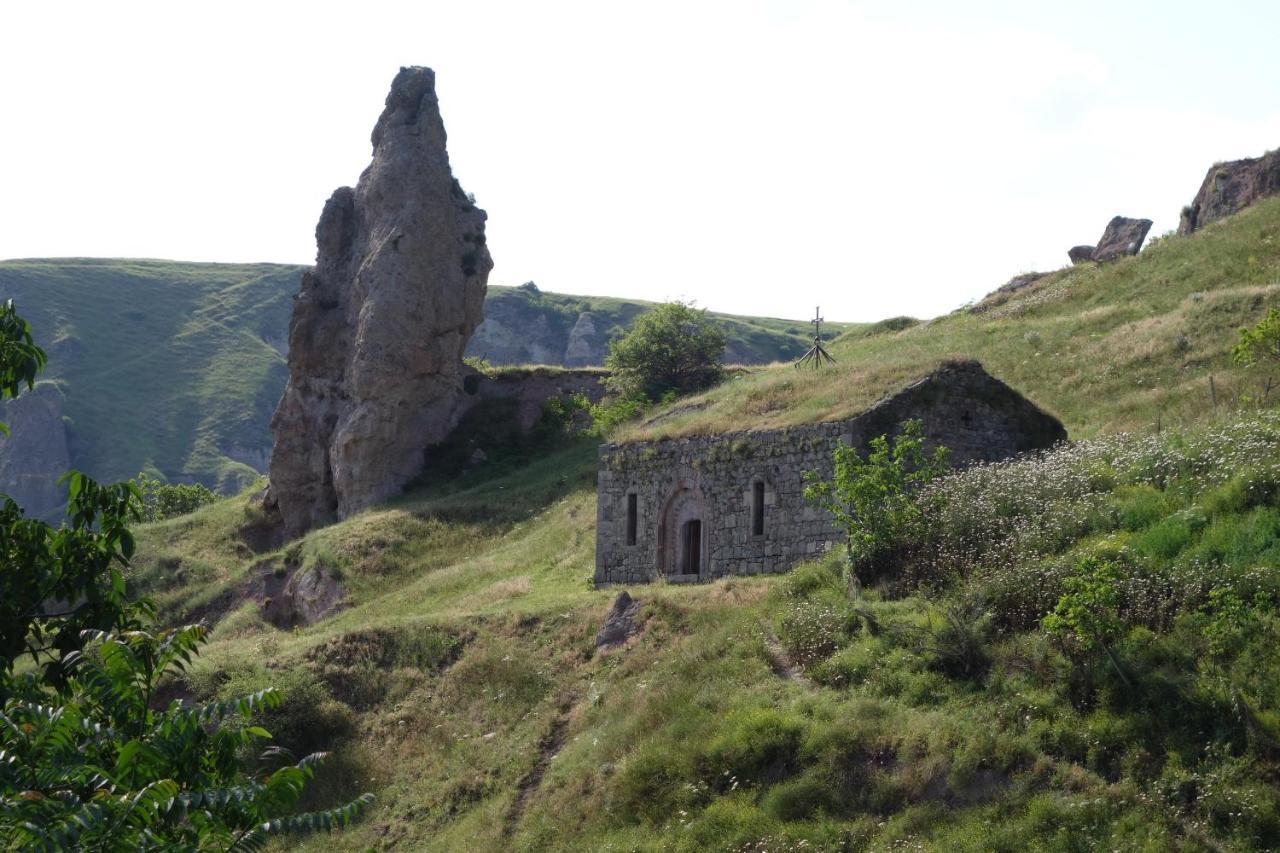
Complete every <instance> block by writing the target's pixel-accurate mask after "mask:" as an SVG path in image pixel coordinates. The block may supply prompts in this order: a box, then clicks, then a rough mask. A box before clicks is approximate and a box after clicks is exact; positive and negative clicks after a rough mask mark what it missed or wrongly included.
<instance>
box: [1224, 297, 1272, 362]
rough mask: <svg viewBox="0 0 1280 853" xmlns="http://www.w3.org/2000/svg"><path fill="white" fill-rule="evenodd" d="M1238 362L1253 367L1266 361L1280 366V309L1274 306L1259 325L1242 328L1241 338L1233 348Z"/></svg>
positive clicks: (1233, 353)
mask: <svg viewBox="0 0 1280 853" xmlns="http://www.w3.org/2000/svg"><path fill="white" fill-rule="evenodd" d="M1231 357H1232V358H1233V359H1234V360H1235V362H1236V363H1237V364H1240V365H1244V366H1245V367H1252V366H1254V365H1256V364H1258V363H1259V362H1265V363H1267V364H1268V365H1269V366H1271V367H1273V368H1274V367H1280V309H1277V308H1272V309H1271V310H1270V311H1268V312H1267V315H1266V316H1265V317H1263V318H1262V319H1261V320H1259V321H1258V323H1257V325H1255V326H1251V327H1249V328H1247V329H1241V330H1240V339H1239V340H1238V341H1236V345H1235V346H1234V347H1232V348H1231Z"/></svg>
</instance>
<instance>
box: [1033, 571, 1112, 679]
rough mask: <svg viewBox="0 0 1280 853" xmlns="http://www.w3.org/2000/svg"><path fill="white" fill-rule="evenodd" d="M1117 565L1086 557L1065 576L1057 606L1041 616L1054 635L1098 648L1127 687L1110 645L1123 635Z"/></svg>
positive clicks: (1079, 645)
mask: <svg viewBox="0 0 1280 853" xmlns="http://www.w3.org/2000/svg"><path fill="white" fill-rule="evenodd" d="M1120 580H1121V572H1120V567H1119V566H1118V565H1117V564H1116V563H1114V562H1111V561H1109V560H1102V559H1098V558H1095V557H1085V558H1083V559H1081V560H1080V562H1079V563H1078V564H1077V565H1076V572H1075V574H1073V575H1071V576H1070V577H1068V578H1067V579H1066V580H1065V582H1064V586H1065V587H1066V592H1065V593H1064V594H1063V596H1062V598H1061V599H1059V600H1058V605H1057V607H1055V608H1054V610H1053V612H1052V613H1050V614H1049V615H1048V616H1046V617H1044V620H1043V623H1042V624H1043V625H1044V629H1045V630H1046V631H1047V632H1048V633H1049V634H1050V635H1051V636H1054V637H1058V638H1059V639H1061V640H1063V641H1065V642H1068V643H1071V644H1074V646H1076V647H1077V648H1079V649H1080V650H1082V651H1083V652H1085V653H1086V654H1089V653H1092V652H1096V651H1101V652H1103V653H1104V654H1105V655H1106V656H1107V659H1108V660H1109V661H1110V662H1111V666H1112V668H1114V669H1115V672H1116V674H1117V675H1119V676H1120V680H1121V681H1123V682H1124V683H1125V685H1126V686H1128V685H1129V684H1130V682H1129V677H1128V676H1127V675H1126V674H1125V672H1124V669H1123V668H1122V667H1121V666H1120V662H1119V660H1117V659H1116V656H1115V652H1114V651H1113V650H1112V646H1113V644H1114V643H1115V641H1116V640H1117V639H1119V637H1120V636H1121V635H1122V634H1123V631H1124V623H1123V622H1122V621H1121V619H1120V602H1121V598H1120V590H1119V583H1120Z"/></svg>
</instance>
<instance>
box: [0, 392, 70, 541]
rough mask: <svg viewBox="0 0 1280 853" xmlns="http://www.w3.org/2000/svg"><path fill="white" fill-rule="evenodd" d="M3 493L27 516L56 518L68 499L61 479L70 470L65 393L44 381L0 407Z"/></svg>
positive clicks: (0, 475) (0, 465)
mask: <svg viewBox="0 0 1280 853" xmlns="http://www.w3.org/2000/svg"><path fill="white" fill-rule="evenodd" d="M0 421H3V422H4V423H6V424H8V426H9V435H7V436H3V435H0V493H2V494H5V495H8V496H9V497H11V498H13V499H14V500H15V501H16V502H17V503H18V505H19V506H21V507H22V508H23V509H24V510H25V511H26V513H27V515H29V516H32V517H35V518H43V519H51V518H53V517H54V516H56V515H58V513H59V510H61V509H62V505H63V503H64V502H65V497H66V495H65V492H64V491H63V489H62V487H61V486H59V485H58V478H59V477H61V476H62V475H63V474H65V473H66V472H67V471H68V470H70V468H71V453H70V451H69V450H68V447H67V427H66V424H65V422H64V421H63V419H62V392H61V391H60V390H58V388H57V387H56V386H54V385H50V384H41V385H37V386H36V387H35V388H34V389H33V390H31V391H27V392H25V393H23V394H22V395H20V396H19V397H17V398H16V399H14V400H10V401H9V402H7V403H5V404H3V406H0Z"/></svg>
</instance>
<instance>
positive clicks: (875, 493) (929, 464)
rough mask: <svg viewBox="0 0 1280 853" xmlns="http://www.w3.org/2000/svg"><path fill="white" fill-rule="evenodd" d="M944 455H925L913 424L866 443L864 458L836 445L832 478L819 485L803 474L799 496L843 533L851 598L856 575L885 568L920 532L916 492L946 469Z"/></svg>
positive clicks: (937, 451)
mask: <svg viewBox="0 0 1280 853" xmlns="http://www.w3.org/2000/svg"><path fill="white" fill-rule="evenodd" d="M947 456H948V451H947V448H945V447H935V448H934V451H933V453H932V454H926V453H925V452H924V426H923V424H921V422H920V421H918V420H909V421H907V422H905V423H904V424H902V426H901V430H900V432H899V433H898V434H897V435H895V436H893V437H892V438H890V437H888V436H884V435H881V436H877V437H876V438H873V439H871V446H870V449H869V452H868V453H867V458H866V459H863V458H862V454H860V453H859V452H858V451H857V449H856V448H853V447H850V446H849V445H847V444H845V443H844V441H841V442H840V443H839V444H837V445H836V449H835V453H834V457H835V458H834V460H833V461H834V466H833V467H834V476H833V477H832V478H831V479H830V480H823V479H821V478H819V477H818V476H817V472H816V471H806V472H804V474H805V482H806V483H807V484H808V485H806V486H805V490H804V497H805V500H806V501H808V502H809V503H810V504H812V505H814V506H816V507H819V508H820V509H823V510H825V511H827V512H828V513H830V514H831V517H832V518H834V519H835V521H836V523H837V524H839V525H840V526H841V527H843V528H844V529H845V545H844V547H845V555H846V557H847V564H846V566H845V571H846V573H847V582H848V585H849V589H850V591H851V592H853V593H854V594H855V596H856V594H857V592H858V590H859V589H860V588H861V582H862V578H861V577H860V575H861V574H863V573H865V572H867V571H869V570H870V571H874V570H875V569H876V568H877V567H879V568H881V569H884V568H886V566H885V564H886V563H887V562H888V561H889V558H890V557H891V556H892V553H893V547H894V546H895V545H896V544H897V543H900V542H904V541H906V542H910V541H914V540H915V539H916V538H917V537H919V536H921V535H922V534H923V533H924V530H923V528H922V527H921V522H922V521H923V518H924V515H923V511H922V507H921V504H920V501H919V500H918V499H917V497H916V494H915V493H916V491H917V490H918V489H919V488H920V487H921V486H923V485H925V484H926V483H928V482H929V481H930V480H933V479H935V478H937V477H939V476H941V475H942V473H943V472H944V471H946V470H947Z"/></svg>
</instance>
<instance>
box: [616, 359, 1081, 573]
mask: <svg viewBox="0 0 1280 853" xmlns="http://www.w3.org/2000/svg"><path fill="white" fill-rule="evenodd" d="M911 418H919V419H920V420H921V421H922V423H923V426H924V433H925V436H926V439H927V443H928V444H929V445H930V446H937V445H943V446H946V447H947V448H949V449H950V450H951V462H952V464H955V465H965V464H969V463H973V462H989V461H996V460H1000V459H1005V458H1008V457H1010V456H1014V455H1017V454H1019V453H1024V452H1028V451H1033V450H1039V449H1043V448H1047V447H1050V446H1052V445H1054V444H1056V443H1057V442H1059V441H1063V440H1065V439H1066V437H1067V434H1066V430H1064V429H1063V427H1062V424H1061V423H1059V422H1058V420H1057V419H1056V418H1054V417H1052V416H1050V415H1048V414H1046V413H1044V412H1043V411H1041V410H1040V409H1038V408H1036V406H1035V405H1033V404H1032V403H1030V402H1029V401H1028V400H1026V398H1024V397H1022V396H1021V395H1020V394H1018V393H1017V392H1016V391H1014V390H1013V389H1011V388H1010V387H1009V386H1007V385H1005V384H1004V383H1003V382H1001V381H1000V380H998V379H996V378H994V377H992V376H990V375H989V374H988V373H987V372H986V371H985V370H983V369H982V366H981V365H980V364H978V363H977V362H976V361H961V362H951V363H948V364H945V365H943V366H942V367H940V368H939V369H938V370H937V371H935V372H933V373H931V374H930V375H928V376H926V377H924V378H922V379H920V380H918V381H916V382H913V383H911V384H910V385H908V386H906V387H905V388H903V389H901V390H899V391H898V392H897V393H895V394H893V395H892V396H889V397H887V398H885V399H884V400H882V401H880V402H879V403H877V404H876V405H874V406H872V407H871V408H869V409H868V410H867V411H865V412H863V413H862V414H860V415H858V416H856V417H854V418H851V419H850V420H845V421H833V422H827V423H818V424H812V425H809V426H799V427H790V428H788V429H783V430H765V431H758V432H735V433H727V434H723V435H715V436H692V437H687V438H676V439H666V440H661V441H652V442H633V443H628V444H614V445H605V446H604V447H602V448H601V450H600V463H599V472H600V474H599V479H598V482H597V493H596V494H597V509H596V575H595V580H596V583H598V584H610V583H644V582H648V581H652V580H654V579H656V578H658V577H665V578H666V579H667V580H668V581H671V582H677V583H679V582H687V581H697V580H709V579H712V578H716V577H722V576H724V575H728V574H735V573H740V572H782V571H786V570H787V569H789V568H790V567H791V566H793V565H794V564H795V563H797V562H798V561H800V560H803V559H808V558H810V557H812V556H814V555H815V554H818V553H821V552H822V551H823V550H825V549H826V548H828V547H830V543H833V542H839V541H842V539H843V532H842V531H841V530H840V529H839V528H838V527H837V526H836V524H835V522H834V521H833V520H832V519H831V517H830V516H829V515H828V514H827V513H825V512H823V511H821V510H819V509H816V508H814V507H811V506H809V505H808V504H807V503H806V502H805V500H804V486H805V484H804V480H803V475H804V472H805V471H817V472H819V474H820V476H823V477H830V476H831V473H832V451H833V450H834V448H835V446H836V444H837V443H838V442H840V441H844V442H846V443H848V444H850V445H851V446H853V447H857V448H859V449H860V450H861V451H863V452H865V451H866V449H867V446H868V444H869V442H870V441H871V440H872V439H873V438H876V437H878V436H881V435H892V434H894V433H896V432H897V431H898V430H899V429H900V426H901V424H902V422H903V421H905V420H908V419H911ZM757 505H759V506H760V508H761V509H760V510H758V509H757ZM633 519H634V522H633ZM693 522H696V525H695V524H693ZM633 524H634V534H635V535H634V537H632V536H630V535H629V534H630V533H631V532H632V531H631V530H629V528H630V527H631V526H632V525H633ZM695 542H696V544H694V543H695ZM631 543H634V544H631Z"/></svg>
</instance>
